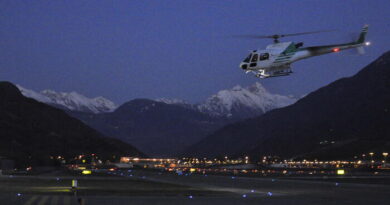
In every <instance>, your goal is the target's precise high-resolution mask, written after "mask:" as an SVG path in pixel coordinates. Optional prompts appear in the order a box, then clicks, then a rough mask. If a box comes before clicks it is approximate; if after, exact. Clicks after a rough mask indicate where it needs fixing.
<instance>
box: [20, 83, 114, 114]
mask: <svg viewBox="0 0 390 205" xmlns="http://www.w3.org/2000/svg"><path fill="white" fill-rule="evenodd" d="M17 87H18V88H19V90H20V91H21V92H22V94H23V95H24V96H26V97H29V98H33V99H35V100H37V101H40V102H43V103H46V104H50V105H53V106H56V107H59V108H62V109H68V110H72V111H81V112H90V113H105V112H112V111H114V110H115V109H116V108H117V106H116V105H115V103H113V102H112V101H110V100H108V99H106V98H104V97H96V98H88V97H86V96H84V95H81V94H79V93H77V92H70V93H65V92H55V91H52V90H43V91H41V92H35V91H33V90H29V89H26V88H23V87H22V86H20V85H17Z"/></svg>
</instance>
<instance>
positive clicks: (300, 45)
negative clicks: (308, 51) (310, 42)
mask: <svg viewBox="0 0 390 205" xmlns="http://www.w3.org/2000/svg"><path fill="white" fill-rule="evenodd" d="M302 46H303V42H299V43H297V44H295V48H300V47H302Z"/></svg>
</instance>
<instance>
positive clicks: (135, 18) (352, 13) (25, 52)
mask: <svg viewBox="0 0 390 205" xmlns="http://www.w3.org/2000/svg"><path fill="white" fill-rule="evenodd" d="M389 19H390V3H389V1H388V0H374V1H373V0H365V1H358V0H343V1H340V0H333V1H330V0H324V1H315V0H308V1H258V0H254V1H221V0H216V1H211V0H204V1H199V0H197V1H187V0H186V1H179V0H178V1H167V0H164V1H156V0H153V1H90V0H88V1H87V0H86V1H82V0H75V1H51V0H47V1H16V0H9V1H5V0H2V1H0V80H9V81H12V82H14V83H18V84H21V85H22V86H24V87H27V88H31V89H34V90H42V89H46V88H50V89H54V90H58V91H73V90H74V91H78V92H80V93H83V94H85V95H87V96H90V97H93V96H100V95H102V96H105V97H107V98H109V99H112V100H113V101H115V102H117V103H122V102H124V101H127V100H130V99H133V98H139V97H146V98H158V97H174V98H181V99H185V100H188V101H190V102H198V101H201V100H203V99H204V98H206V97H207V96H209V95H211V94H213V93H215V92H217V91H218V90H221V89H226V88H230V87H233V86H234V85H237V84H239V85H242V86H247V85H250V84H253V83H254V82H256V81H260V82H261V83H263V84H264V86H265V87H266V88H267V89H269V90H271V91H272V92H276V93H280V94H293V95H302V94H307V93H308V92H311V91H313V90H315V89H317V88H319V87H321V86H324V85H326V84H328V83H330V82H332V81H334V80H336V79H338V78H341V77H346V76H351V75H353V74H354V73H356V72H357V71H358V70H359V69H361V68H362V67H364V66H365V65H367V64H368V63H369V62H371V61H372V60H374V59H375V58H377V57H378V56H379V55H381V54H382V53H383V52H385V51H387V50H390V40H389V36H390V21H389ZM363 24H369V25H370V28H369V32H368V40H370V41H371V42H372V46H371V47H369V48H367V49H366V55H364V56H359V55H355V54H354V53H353V52H348V51H347V52H346V53H342V52H340V53H335V54H329V55H325V56H320V57H315V58H311V59H307V60H304V61H300V62H297V63H295V64H294V65H293V70H294V72H295V73H294V74H293V75H291V76H288V77H281V78H270V79H266V80H259V79H257V78H255V77H254V76H252V75H246V74H244V72H242V71H241V70H240V69H239V68H238V64H239V63H240V61H241V60H242V59H243V58H244V57H245V56H246V55H247V54H248V50H253V49H257V48H263V47H265V46H266V45H267V44H269V43H271V41H269V40H242V39H235V38H230V37H229V36H232V35H236V34H273V33H289V32H290V33H294V32H304V31H311V30H321V29H339V31H338V32H333V33H323V34H318V35H307V36H298V37H294V38H288V39H284V40H292V41H304V42H305V46H313V45H323V44H332V43H343V42H348V41H351V40H352V37H351V34H353V33H354V34H355V35H357V33H359V32H360V30H361V27H362V26H363Z"/></svg>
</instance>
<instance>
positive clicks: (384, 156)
mask: <svg viewBox="0 0 390 205" xmlns="http://www.w3.org/2000/svg"><path fill="white" fill-rule="evenodd" d="M382 155H383V158H384V161H383V164H386V158H387V156H388V155H389V153H387V152H383V153H382Z"/></svg>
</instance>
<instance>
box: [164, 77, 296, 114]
mask: <svg viewBox="0 0 390 205" xmlns="http://www.w3.org/2000/svg"><path fill="white" fill-rule="evenodd" d="M157 101H160V102H164V103H167V104H175V105H181V106H185V107H192V108H193V109H196V110H199V111H201V112H203V113H206V114H209V115H213V116H219V117H228V118H231V119H235V120H237V119H245V118H249V117H254V116H258V115H261V114H264V113H265V112H268V111H270V110H273V109H275V108H280V107H285V106H287V105H290V104H293V103H294V102H296V101H297V99H296V98H294V97H291V96H283V95H278V94H271V93H270V92H269V91H267V90H266V89H265V88H264V87H263V86H262V85H261V84H260V83H259V82H256V83H255V84H253V85H252V86H249V87H247V88H242V87H241V86H239V85H237V86H235V87H233V88H232V89H229V90H221V91H219V92H218V93H217V94H215V95H212V96H211V97H209V98H208V99H206V100H205V101H204V102H202V103H199V104H194V105H191V104H189V103H187V102H185V101H183V100H178V99H164V98H163V99H157Z"/></svg>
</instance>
